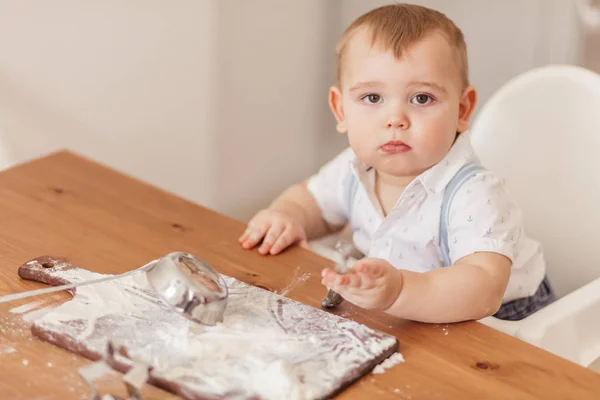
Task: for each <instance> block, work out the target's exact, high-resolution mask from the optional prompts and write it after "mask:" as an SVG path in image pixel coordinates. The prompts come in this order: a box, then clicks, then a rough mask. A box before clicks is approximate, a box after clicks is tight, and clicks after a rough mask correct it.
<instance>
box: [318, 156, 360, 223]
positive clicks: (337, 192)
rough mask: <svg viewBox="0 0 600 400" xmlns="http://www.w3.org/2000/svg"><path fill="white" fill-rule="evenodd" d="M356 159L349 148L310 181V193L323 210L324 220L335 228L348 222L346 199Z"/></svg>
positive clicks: (323, 167)
mask: <svg viewBox="0 0 600 400" xmlns="http://www.w3.org/2000/svg"><path fill="white" fill-rule="evenodd" d="M354 158H355V157H354V153H353V152H352V149H351V148H347V149H346V150H344V151H342V152H341V153H340V154H338V155H337V156H336V157H335V158H334V159H333V160H331V161H329V162H328V163H327V164H325V165H324V166H322V167H321V168H320V169H319V171H318V172H317V173H316V174H314V175H313V176H311V177H310V178H309V180H308V191H309V192H310V193H311V194H312V196H313V197H314V199H315V201H316V202H317V204H318V206H319V208H320V209H321V213H322V214H323V218H324V219H325V221H327V223H329V224H331V225H334V226H342V225H344V224H346V222H348V205H347V204H346V203H347V199H346V197H347V188H348V185H349V180H350V176H351V174H352V173H353V172H352V161H353V160H354Z"/></svg>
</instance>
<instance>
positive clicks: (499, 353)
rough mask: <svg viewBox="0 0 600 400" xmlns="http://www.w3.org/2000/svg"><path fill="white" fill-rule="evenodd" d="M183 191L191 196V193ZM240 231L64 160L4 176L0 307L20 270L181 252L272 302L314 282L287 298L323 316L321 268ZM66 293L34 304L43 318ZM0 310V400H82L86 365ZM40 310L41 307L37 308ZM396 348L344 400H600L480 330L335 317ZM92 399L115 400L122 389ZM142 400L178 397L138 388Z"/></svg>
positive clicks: (528, 351) (352, 311)
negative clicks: (28, 264) (262, 250)
mask: <svg viewBox="0 0 600 400" xmlns="http://www.w3.org/2000/svg"><path fill="white" fill-rule="evenodd" d="M190 184H193V183H192V182H191V183H190ZM243 229H244V225H243V224H242V223H240V222H238V221H235V220H232V219H230V218H227V217H225V216H223V215H220V214H218V213H215V212H213V211H210V210H207V209H205V208H202V207H199V206H197V205H194V204H192V203H190V202H187V201H185V200H182V199H180V198H177V197H175V196H173V195H171V194H169V193H166V192H164V191H161V190H159V189H156V188H154V187H151V186H149V185H147V184H144V183H141V182H139V181H136V180H134V179H132V178H129V177H126V176H124V175H122V174H120V173H117V172H115V171H113V170H110V169H108V168H105V167H103V166H100V165H98V164H96V163H93V162H91V161H89V160H86V159H84V158H81V157H79V156H77V155H74V154H72V153H69V152H60V153H56V154H53V155H50V156H48V157H45V158H42V159H39V160H36V161H33V162H31V163H27V164H24V165H20V166H18V167H15V168H12V169H9V170H7V171H4V172H2V173H0V295H4V294H8V293H15V292H20V291H24V290H31V289H35V288H39V287H41V286H42V285H40V284H37V283H33V282H28V281H22V280H21V279H19V277H18V276H17V269H18V267H19V266H20V265H21V264H22V263H24V262H25V261H28V260H30V259H32V258H34V257H37V256H41V255H54V256H61V257H65V258H67V259H68V260H69V261H71V262H72V263H74V264H77V265H80V266H82V267H85V268H88V269H90V270H93V271H97V272H103V273H120V272H124V271H126V270H130V269H133V268H134V267H138V266H141V265H143V264H145V263H146V262H148V261H150V260H152V259H154V258H156V257H160V256H162V255H164V254H167V253H169V252H171V251H178V250H181V251H188V252H190V253H192V254H196V255H198V256H200V257H202V258H204V259H206V260H207V261H208V262H209V263H210V264H212V265H214V266H215V267H216V268H217V269H218V270H219V271H221V272H223V273H224V274H227V275H230V276H233V277H235V278H237V279H240V280H242V281H246V282H249V283H252V284H255V285H260V286H263V287H266V288H270V289H273V290H281V289H283V288H285V287H286V286H287V285H288V283H289V281H290V279H291V277H292V276H293V274H294V273H295V272H296V273H297V272H298V269H299V271H300V272H302V273H310V274H311V277H310V278H309V279H308V280H307V281H306V282H305V283H303V284H301V285H299V286H297V287H295V288H294V289H293V290H291V291H290V292H289V293H288V294H287V296H289V297H291V298H293V299H295V300H298V301H301V302H303V303H306V304H309V305H311V306H313V307H319V306H320V301H321V299H322V297H323V295H324V294H325V288H324V287H323V286H322V285H321V284H320V271H321V269H322V268H323V267H324V266H325V265H327V264H328V263H329V261H328V260H325V259H323V258H321V257H319V256H317V255H315V254H313V253H311V252H309V251H307V250H304V249H301V248H293V249H290V250H289V251H287V252H285V253H284V254H281V255H278V256H267V257H265V256H261V255H259V254H258V253H257V252H256V251H247V250H243V249H242V248H241V247H240V246H239V245H238V242H237V238H238V236H239V235H240V234H241V232H242V231H243ZM68 298H69V295H68V294H66V293H58V294H53V295H48V296H46V297H43V298H37V300H35V301H44V302H45V303H44V304H43V306H48V305H49V304H53V303H60V302H62V301H64V300H66V299H68ZM33 301H34V299H26V300H22V301H21V302H20V303H16V302H15V303H8V304H2V305H0V399H3V400H8V399H61V400H62V399H86V398H87V394H88V393H89V391H88V388H87V387H86V385H85V384H84V383H83V382H82V381H81V379H80V378H79V376H78V375H77V368H79V367H81V366H83V365H86V364H88V363H89V361H87V360H85V359H83V358H81V357H78V356H75V355H73V354H71V353H68V352H67V351H64V350H62V349H59V348H56V347H54V346H52V345H50V344H47V343H44V342H41V341H39V340H38V339H37V338H34V337H32V336H31V333H30V332H29V326H28V325H27V323H26V322H23V321H22V318H21V317H22V314H17V313H15V312H10V310H13V311H14V308H15V307H17V306H19V305H23V304H31V303H32V302H33ZM40 307H42V305H40ZM336 312H337V313H341V314H343V315H344V316H347V317H348V318H351V319H354V320H356V321H359V322H361V323H364V324H366V325H368V326H370V327H372V328H375V329H379V330H382V331H385V332H388V333H391V334H393V335H395V336H397V337H398V338H399V340H400V350H401V352H402V354H403V355H404V357H405V359H406V362H405V363H403V364H399V365H397V366H395V367H393V368H391V369H388V370H387V371H386V372H385V373H384V374H381V375H373V374H370V375H368V376H366V377H364V378H363V379H362V380H360V381H358V382H356V383H355V384H353V385H352V386H351V387H350V388H349V389H347V390H346V391H344V392H343V393H342V394H341V395H340V396H339V398H340V399H364V398H378V399H379V398H381V399H398V398H400V399H402V398H404V399H415V400H416V399H461V400H462V399H471V398H472V399H503V400H504V399H539V398H543V399H559V398H560V399H566V398H569V399H577V400H583V399H599V398H600V374H596V373H594V372H592V371H591V370H587V369H585V368H582V367H580V366H578V365H576V364H574V363H571V362H569V361H566V360H564V359H561V358H559V357H556V356H554V355H552V354H550V353H547V352H545V351H543V350H540V349H538V348H536V347H533V346H531V345H528V344H526V343H524V342H521V341H519V340H517V339H514V338H512V337H510V336H508V335H505V334H503V333H500V332H498V331H495V330H493V329H492V328H489V327H487V326H484V325H482V324H479V323H476V322H469V323H461V324H455V325H443V326H442V325H431V324H420V323H411V322H401V321H396V320H394V319H392V318H390V317H388V316H386V315H383V314H379V313H373V312H364V311H361V310H359V309H357V308H355V307H352V306H351V305H349V304H343V306H342V307H341V308H340V309H339V310H337V311H336ZM101 383H102V385H100V387H101V388H102V390H107V391H110V392H113V393H116V394H121V395H123V394H124V393H125V392H124V390H122V388H121V383H120V381H119V380H117V379H114V377H113V378H111V377H108V378H106V379H104V380H102V382H101ZM143 394H144V399H170V398H175V396H173V395H170V394H169V393H166V392H164V391H162V390H159V389H156V388H153V387H146V389H145V390H144V393H143Z"/></svg>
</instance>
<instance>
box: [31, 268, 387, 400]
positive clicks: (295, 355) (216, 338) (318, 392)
mask: <svg viewBox="0 0 600 400" xmlns="http://www.w3.org/2000/svg"><path fill="white" fill-rule="evenodd" d="M19 276H21V277H22V278H24V279H30V280H35V281H39V282H44V283H47V284H50V285H59V284H65V283H74V282H80V281H83V280H88V279H92V278H98V277H101V276H102V275H100V274H96V273H93V272H90V271H88V270H85V269H82V268H77V267H75V266H73V265H70V264H68V263H66V262H64V261H62V260H59V259H53V258H50V257H40V258H38V259H36V260H32V261H30V262H28V263H27V264H25V265H23V266H22V267H21V268H20V269H19ZM224 278H225V281H226V282H227V285H228V287H229V290H230V294H229V302H228V306H227V309H226V312H225V316H224V321H223V323H222V324H219V325H217V326H214V327H208V326H202V325H198V324H195V323H193V322H190V321H188V320H187V319H186V318H184V317H182V316H180V315H178V314H176V313H174V312H171V311H170V310H169V309H168V308H167V306H166V305H164V304H163V303H162V302H161V301H160V299H159V298H158V297H157V296H156V295H155V294H154V292H153V291H152V289H151V288H150V286H149V284H148V282H147V280H146V276H145V274H143V273H140V274H134V275H132V276H128V277H124V278H119V279H118V280H114V281H110V282H105V283H99V284H94V285H90V286H83V287H80V288H77V289H76V292H75V295H74V298H73V299H72V300H70V301H68V302H66V303H64V304H62V305H61V306H59V307H57V308H56V309H54V310H53V311H51V312H50V313H48V314H46V315H45V316H43V317H42V318H40V319H39V320H37V321H35V322H34V324H33V326H32V331H33V333H34V334H35V335H36V336H38V337H40V338H41V339H43V340H45V341H48V342H50V343H53V344H55V345H57V346H60V347H63V348H65V349H67V350H70V351H72V352H75V353H77V354H81V355H83V356H84V357H87V358H89V359H92V360H97V359H100V358H102V357H103V354H104V352H105V349H106V345H107V341H108V340H111V341H112V342H113V343H114V344H115V345H116V346H124V347H125V348H126V349H127V353H128V356H129V357H130V358H131V359H133V360H136V361H141V362H144V363H146V364H149V365H151V366H153V368H154V369H153V370H152V373H151V379H150V382H151V383H152V384H154V385H156V386H159V387H161V388H163V389H165V390H168V391H170V392H173V393H175V394H178V395H180V396H181V397H183V398H185V399H207V398H208V399H212V398H236V399H290V400H292V399H321V398H328V397H331V396H332V395H333V394H335V393H336V392H338V391H340V390H342V389H343V388H345V387H346V386H348V385H349V384H351V383H352V382H353V381H355V380H356V379H358V378H360V377H361V376H362V375H364V374H365V373H367V372H369V371H370V370H371V369H372V368H373V367H374V366H375V365H377V364H378V363H380V362H381V361H383V360H384V359H385V358H387V357H388V356H390V355H391V354H393V353H394V352H396V351H397V349H398V342H397V340H396V338H395V337H393V336H390V335H387V334H385V333H382V332H378V331H375V330H372V329H370V328H368V327H366V326H364V325H361V324H358V323H356V322H353V321H350V320H347V319H344V318H341V317H338V316H336V315H332V314H329V313H327V312H324V311H322V310H319V309H316V308H313V307H310V306H307V305H305V304H302V303H299V302H296V301H294V300H291V299H288V298H286V297H283V296H280V295H278V294H275V293H271V292H269V291H267V290H264V289H261V288H257V287H255V286H251V285H248V284H245V283H243V282H240V281H238V280H236V279H234V278H231V277H227V276H224ZM129 365H130V363H129V361H128V360H127V358H125V357H120V359H119V365H118V366H117V368H118V369H120V370H121V372H124V370H126V369H128V367H129Z"/></svg>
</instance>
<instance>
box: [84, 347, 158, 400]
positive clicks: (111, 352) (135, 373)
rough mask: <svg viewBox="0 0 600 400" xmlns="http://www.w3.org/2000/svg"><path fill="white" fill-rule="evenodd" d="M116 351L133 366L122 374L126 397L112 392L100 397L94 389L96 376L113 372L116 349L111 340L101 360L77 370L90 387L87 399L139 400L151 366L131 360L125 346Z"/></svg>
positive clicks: (115, 361)
mask: <svg viewBox="0 0 600 400" xmlns="http://www.w3.org/2000/svg"><path fill="white" fill-rule="evenodd" d="M118 353H119V354H120V355H121V356H122V357H125V358H127V359H129V361H130V362H131V363H133V366H132V367H131V368H130V369H129V371H128V372H127V373H126V374H125V375H123V383H124V384H125V387H126V389H127V397H125V398H123V397H120V396H117V395H114V394H105V395H103V396H102V397H100V393H99V392H98V390H97V389H96V386H95V385H94V381H95V380H96V379H98V378H101V377H103V376H105V375H108V374H112V373H114V371H113V369H112V368H113V367H114V366H115V365H116V364H117V363H118V361H117V360H116V358H115V357H116V351H115V347H114V345H113V343H112V342H110V341H109V342H108V343H107V349H106V356H105V358H104V359H103V360H100V361H96V362H95V363H92V364H89V365H86V366H85V367H82V368H79V369H78V370H77V372H78V373H79V375H80V376H81V378H82V379H83V380H84V381H85V383H87V385H88V386H89V387H90V397H89V400H141V399H142V396H141V394H140V390H141V389H142V386H144V384H145V383H146V382H147V381H148V378H149V377H150V371H151V370H152V367H150V366H148V365H146V364H144V363H141V362H135V361H134V360H131V359H130V358H129V356H128V355H127V351H126V349H125V348H123V347H121V348H120V349H119V351H118Z"/></svg>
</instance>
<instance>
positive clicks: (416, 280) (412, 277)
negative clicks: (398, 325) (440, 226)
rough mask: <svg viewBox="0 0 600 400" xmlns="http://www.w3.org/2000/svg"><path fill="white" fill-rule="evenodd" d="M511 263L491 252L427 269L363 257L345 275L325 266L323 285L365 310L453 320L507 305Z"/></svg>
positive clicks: (475, 316)
mask: <svg viewBox="0 0 600 400" xmlns="http://www.w3.org/2000/svg"><path fill="white" fill-rule="evenodd" d="M510 267H511V262H510V260H509V259H508V258H506V257H504V256H502V255H500V254H497V253H489V252H485V253H474V254H471V255H469V256H465V257H463V258H462V259H460V260H458V261H457V262H456V263H455V264H454V265H453V266H451V267H448V268H438V269H435V270H433V271H429V272H426V273H420V272H412V271H407V270H398V269H396V268H395V267H394V266H393V265H391V264H390V263H389V262H388V261H386V260H382V259H378V258H364V259H362V260H360V261H358V262H357V263H356V264H355V265H354V266H353V267H352V269H351V270H350V271H348V272H346V273H345V274H343V275H342V274H338V273H336V272H335V270H333V269H331V268H327V269H325V270H324V271H323V284H325V285H326V286H328V287H330V288H331V289H333V290H335V291H336V292H338V293H339V294H340V295H341V296H342V297H344V298H345V299H346V300H348V301H350V302H352V303H354V304H356V305H358V306H359V307H362V308H365V309H375V310H381V311H385V312H386V313H388V314H391V315H394V316H396V317H398V318H404V319H410V320H414V321H422V322H432V323H451V322H459V321H466V320H473V319H480V318H483V317H487V316H489V315H492V314H494V313H495V312H496V311H497V310H498V309H499V308H500V305H501V303H502V298H503V296H504V290H505V288H506V284H507V283H508V278H509V276H510Z"/></svg>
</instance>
